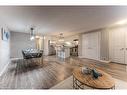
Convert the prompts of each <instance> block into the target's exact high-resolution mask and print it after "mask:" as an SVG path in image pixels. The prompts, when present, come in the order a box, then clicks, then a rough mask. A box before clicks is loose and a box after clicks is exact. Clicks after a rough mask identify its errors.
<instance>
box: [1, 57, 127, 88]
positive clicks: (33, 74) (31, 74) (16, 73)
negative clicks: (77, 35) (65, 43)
mask: <svg viewBox="0 0 127 95" xmlns="http://www.w3.org/2000/svg"><path fill="white" fill-rule="evenodd" d="M91 65H92V66H94V68H99V69H102V70H103V71H105V72H107V73H109V74H110V75H112V76H113V77H115V78H117V79H121V80H124V81H127V72H126V65H121V64H116V63H103V62H99V61H95V60H90V59H79V58H75V57H74V58H67V59H59V58H56V57H55V56H47V57H44V62H43V63H41V62H40V61H38V60H37V59H36V60H35V59H33V60H23V59H18V60H13V61H12V62H11V63H10V64H9V66H8V69H7V70H6V71H5V73H4V74H3V75H2V76H1V77H0V89H49V88H51V87H52V86H54V85H56V84H57V83H59V82H61V81H63V80H65V79H66V78H68V77H69V76H71V75H72V71H73V69H74V68H77V67H81V66H91Z"/></svg>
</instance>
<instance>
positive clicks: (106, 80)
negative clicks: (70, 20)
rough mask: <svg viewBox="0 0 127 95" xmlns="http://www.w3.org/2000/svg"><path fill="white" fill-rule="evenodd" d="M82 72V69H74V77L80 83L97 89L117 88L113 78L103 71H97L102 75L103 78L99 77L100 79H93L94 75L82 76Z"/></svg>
mask: <svg viewBox="0 0 127 95" xmlns="http://www.w3.org/2000/svg"><path fill="white" fill-rule="evenodd" d="M81 70H82V68H77V69H74V71H73V76H74V77H75V78H76V79H77V80H78V81H80V82H81V83H83V84H85V85H87V86H89V87H92V88H95V89H110V88H112V87H114V86H115V81H114V79H113V78H112V76H110V75H109V74H107V73H105V72H104V71H102V70H99V69H97V71H98V72H99V73H101V74H102V76H101V77H98V79H93V76H92V75H87V74H86V75H85V74H82V72H81Z"/></svg>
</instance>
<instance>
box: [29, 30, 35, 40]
mask: <svg viewBox="0 0 127 95" xmlns="http://www.w3.org/2000/svg"><path fill="white" fill-rule="evenodd" d="M30 30H31V31H30V40H34V38H35V34H34V28H30Z"/></svg>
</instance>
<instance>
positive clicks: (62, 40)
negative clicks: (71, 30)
mask: <svg viewBox="0 0 127 95" xmlns="http://www.w3.org/2000/svg"><path fill="white" fill-rule="evenodd" d="M58 41H59V42H64V36H63V33H60V35H59V39H58Z"/></svg>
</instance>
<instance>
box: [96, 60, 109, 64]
mask: <svg viewBox="0 0 127 95" xmlns="http://www.w3.org/2000/svg"><path fill="white" fill-rule="evenodd" d="M98 61H100V62H104V63H110V62H111V61H106V60H98Z"/></svg>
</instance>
